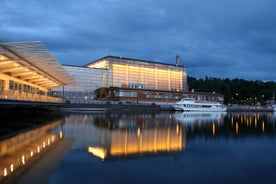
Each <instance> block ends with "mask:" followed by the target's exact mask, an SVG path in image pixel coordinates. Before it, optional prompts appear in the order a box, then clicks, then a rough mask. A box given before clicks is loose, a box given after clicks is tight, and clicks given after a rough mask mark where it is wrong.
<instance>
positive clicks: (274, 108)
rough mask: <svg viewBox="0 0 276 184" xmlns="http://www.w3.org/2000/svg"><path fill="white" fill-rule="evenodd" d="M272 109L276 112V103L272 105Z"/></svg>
mask: <svg viewBox="0 0 276 184" xmlns="http://www.w3.org/2000/svg"><path fill="white" fill-rule="evenodd" d="M272 109H273V111H274V112H276V104H274V105H272Z"/></svg>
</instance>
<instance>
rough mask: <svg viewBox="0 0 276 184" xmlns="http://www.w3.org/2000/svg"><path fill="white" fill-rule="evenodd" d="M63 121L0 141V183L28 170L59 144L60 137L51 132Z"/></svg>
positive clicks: (31, 129) (30, 129) (25, 131)
mask: <svg viewBox="0 0 276 184" xmlns="http://www.w3.org/2000/svg"><path fill="white" fill-rule="evenodd" d="M62 122H63V121H62V119H60V120H55V121H53V122H51V123H48V124H45V125H43V126H39V127H36V128H29V129H28V130H24V131H20V132H17V133H14V134H13V135H11V136H8V137H7V138H5V139H1V140H0V182H1V181H3V180H5V179H7V177H8V176H10V175H12V173H14V172H15V171H18V170H24V168H28V167H29V166H30V164H31V163H33V162H34V161H35V160H37V159H38V157H40V156H41V155H42V154H41V153H44V152H45V151H46V150H48V149H49V148H50V147H52V146H53V145H54V144H55V143H56V142H58V140H59V137H58V136H57V135H56V134H53V133H50V132H49V131H50V130H52V129H53V128H56V127H58V126H60V125H61V124H62Z"/></svg>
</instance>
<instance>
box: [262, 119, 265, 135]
mask: <svg viewBox="0 0 276 184" xmlns="http://www.w3.org/2000/svg"><path fill="white" fill-rule="evenodd" d="M264 128H265V127H264V121H263V122H262V132H263V133H264Z"/></svg>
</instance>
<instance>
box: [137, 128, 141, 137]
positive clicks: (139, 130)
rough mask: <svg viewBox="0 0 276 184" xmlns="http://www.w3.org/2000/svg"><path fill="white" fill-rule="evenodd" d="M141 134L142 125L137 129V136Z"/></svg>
mask: <svg viewBox="0 0 276 184" xmlns="http://www.w3.org/2000/svg"><path fill="white" fill-rule="evenodd" d="M140 134H141V129H140V127H138V129H137V136H138V137H140Z"/></svg>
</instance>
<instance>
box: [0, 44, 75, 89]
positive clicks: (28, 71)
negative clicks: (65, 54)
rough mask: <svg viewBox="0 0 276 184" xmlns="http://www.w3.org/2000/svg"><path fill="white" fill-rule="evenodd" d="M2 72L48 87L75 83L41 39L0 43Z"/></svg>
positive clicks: (0, 66) (0, 67) (0, 71)
mask: <svg viewBox="0 0 276 184" xmlns="http://www.w3.org/2000/svg"><path fill="white" fill-rule="evenodd" d="M0 73H2V74H7V75H10V76H12V77H16V78H19V79H22V80H26V81H28V82H31V83H33V84H36V85H40V86H43V87H46V88H53V87H58V86H61V85H65V84H72V83H74V79H73V78H72V77H71V76H70V75H69V74H68V73H67V72H66V71H65V70H64V69H63V67H62V66H61V64H59V62H58V61H57V60H56V59H55V58H54V57H53V56H52V55H51V53H50V52H49V51H48V50H47V49H46V48H45V47H44V44H43V43H42V42H39V41H36V42H13V43H9V42H8V43H0Z"/></svg>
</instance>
